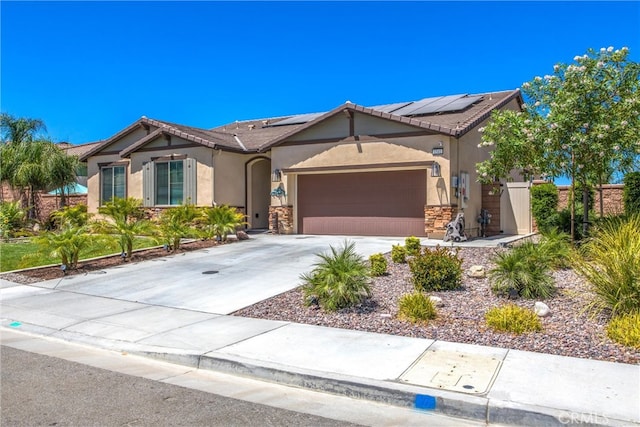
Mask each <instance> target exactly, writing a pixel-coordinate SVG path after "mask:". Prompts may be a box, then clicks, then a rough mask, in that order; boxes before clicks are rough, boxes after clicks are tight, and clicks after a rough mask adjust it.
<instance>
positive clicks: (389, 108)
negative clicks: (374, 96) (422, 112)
mask: <svg viewBox="0 0 640 427" xmlns="http://www.w3.org/2000/svg"><path fill="white" fill-rule="evenodd" d="M409 104H413V102H396V103H395V104H384V105H376V106H375V107H369V108H371V109H372V110H376V111H382V112H383V113H393V112H394V111H396V110H398V109H400V108H402V107H406V106H407V105H409ZM394 114H395V113H394Z"/></svg>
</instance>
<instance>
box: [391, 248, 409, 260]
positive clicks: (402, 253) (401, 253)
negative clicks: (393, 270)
mask: <svg viewBox="0 0 640 427" xmlns="http://www.w3.org/2000/svg"><path fill="white" fill-rule="evenodd" d="M391 261H393V262H395V263H396V264H404V263H405V262H407V250H406V249H405V247H404V246H402V245H393V246H392V247H391Z"/></svg>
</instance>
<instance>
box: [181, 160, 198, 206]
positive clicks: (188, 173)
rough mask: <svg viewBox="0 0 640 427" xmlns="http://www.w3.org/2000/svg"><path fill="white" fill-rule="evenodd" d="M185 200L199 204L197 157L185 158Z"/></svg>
mask: <svg viewBox="0 0 640 427" xmlns="http://www.w3.org/2000/svg"><path fill="white" fill-rule="evenodd" d="M184 168H185V170H184V202H185V203H187V202H188V203H191V204H194V205H195V204H197V203H198V201H197V200H196V194H197V191H196V159H192V158H187V159H185V160H184Z"/></svg>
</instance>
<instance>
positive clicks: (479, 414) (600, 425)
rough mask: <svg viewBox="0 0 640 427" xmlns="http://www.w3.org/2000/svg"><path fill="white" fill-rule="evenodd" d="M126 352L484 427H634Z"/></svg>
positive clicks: (309, 375)
mask: <svg viewBox="0 0 640 427" xmlns="http://www.w3.org/2000/svg"><path fill="white" fill-rule="evenodd" d="M131 353H133V354H136V355H138V356H143V357H149V358H153V359H158V360H162V361H165V362H170V363H178V364H183V365H187V366H191V367H195V368H198V369H206V370H211V371H218V372H223V373H227V374H232V375H239V376H245V377H249V378H254V379H260V380H265V381H269V382H274V383H279V384H284V385H289V386H295V387H300V388H306V389H310V390H314V391H320V392H325V393H330V394H335V395H341V396H347V397H351V398H356V399H364V400H370V401H374V402H378V403H383V404H388V405H394V406H399V407H404V408H413V409H416V410H425V411H433V412H435V413H438V414H441V415H446V416H452V417H457V418H466V419H470V420H474V421H483V422H486V423H489V424H501V425H519V426H532V425H536V426H558V427H560V426H566V425H568V424H576V423H579V424H580V425H584V426H591V427H610V426H619V425H638V424H635V423H630V422H629V421H623V420H613V419H608V418H606V417H604V416H598V415H596V414H585V413H575V412H568V411H564V410H560V409H555V408H548V407H541V406H535V405H527V404H519V403H515V402H508V401H501V400H495V399H489V398H488V397H485V396H477V395H467V394H463V393H456V392H450V391H446V390H438V389H433V388H427V387H420V386H414V385H411V384H404V383H400V382H397V381H393V380H389V381H382V380H371V379H366V378H360V377H351V376H347V375H336V374H332V373H327V372H319V371H311V370H303V369H298V368H293V367H288V366H282V365H279V364H275V363H269V362H264V361H255V360H251V359H246V358H243V357H240V356H229V355H226V354H225V355H220V354H215V352H214V353H208V354H204V355H201V356H200V357H199V358H198V362H197V365H196V363H195V358H194V357H189V358H185V357H184V356H182V355H180V354H176V353H171V352H159V351H153V350H138V351H133V352H131Z"/></svg>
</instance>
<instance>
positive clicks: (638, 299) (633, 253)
mask: <svg viewBox="0 0 640 427" xmlns="http://www.w3.org/2000/svg"><path fill="white" fill-rule="evenodd" d="M638 230H640V214H635V215H632V216H629V217H628V218H626V219H619V218H618V219H616V218H614V219H610V220H607V221H603V222H602V223H601V224H599V225H598V227H597V228H596V230H595V232H594V234H593V236H592V238H590V239H589V240H588V241H587V243H585V244H584V245H583V246H582V247H581V253H580V255H579V256H575V257H574V266H575V269H576V271H578V272H579V273H580V274H582V275H583V276H584V277H585V278H586V279H587V281H588V282H589V283H590V284H591V286H592V288H593V290H594V292H595V294H596V295H597V298H598V299H597V300H596V301H594V303H593V308H594V309H596V310H597V311H600V310H603V309H607V310H609V311H611V314H612V315H613V316H616V315H624V314H631V313H639V312H640V233H639V232H638Z"/></svg>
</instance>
